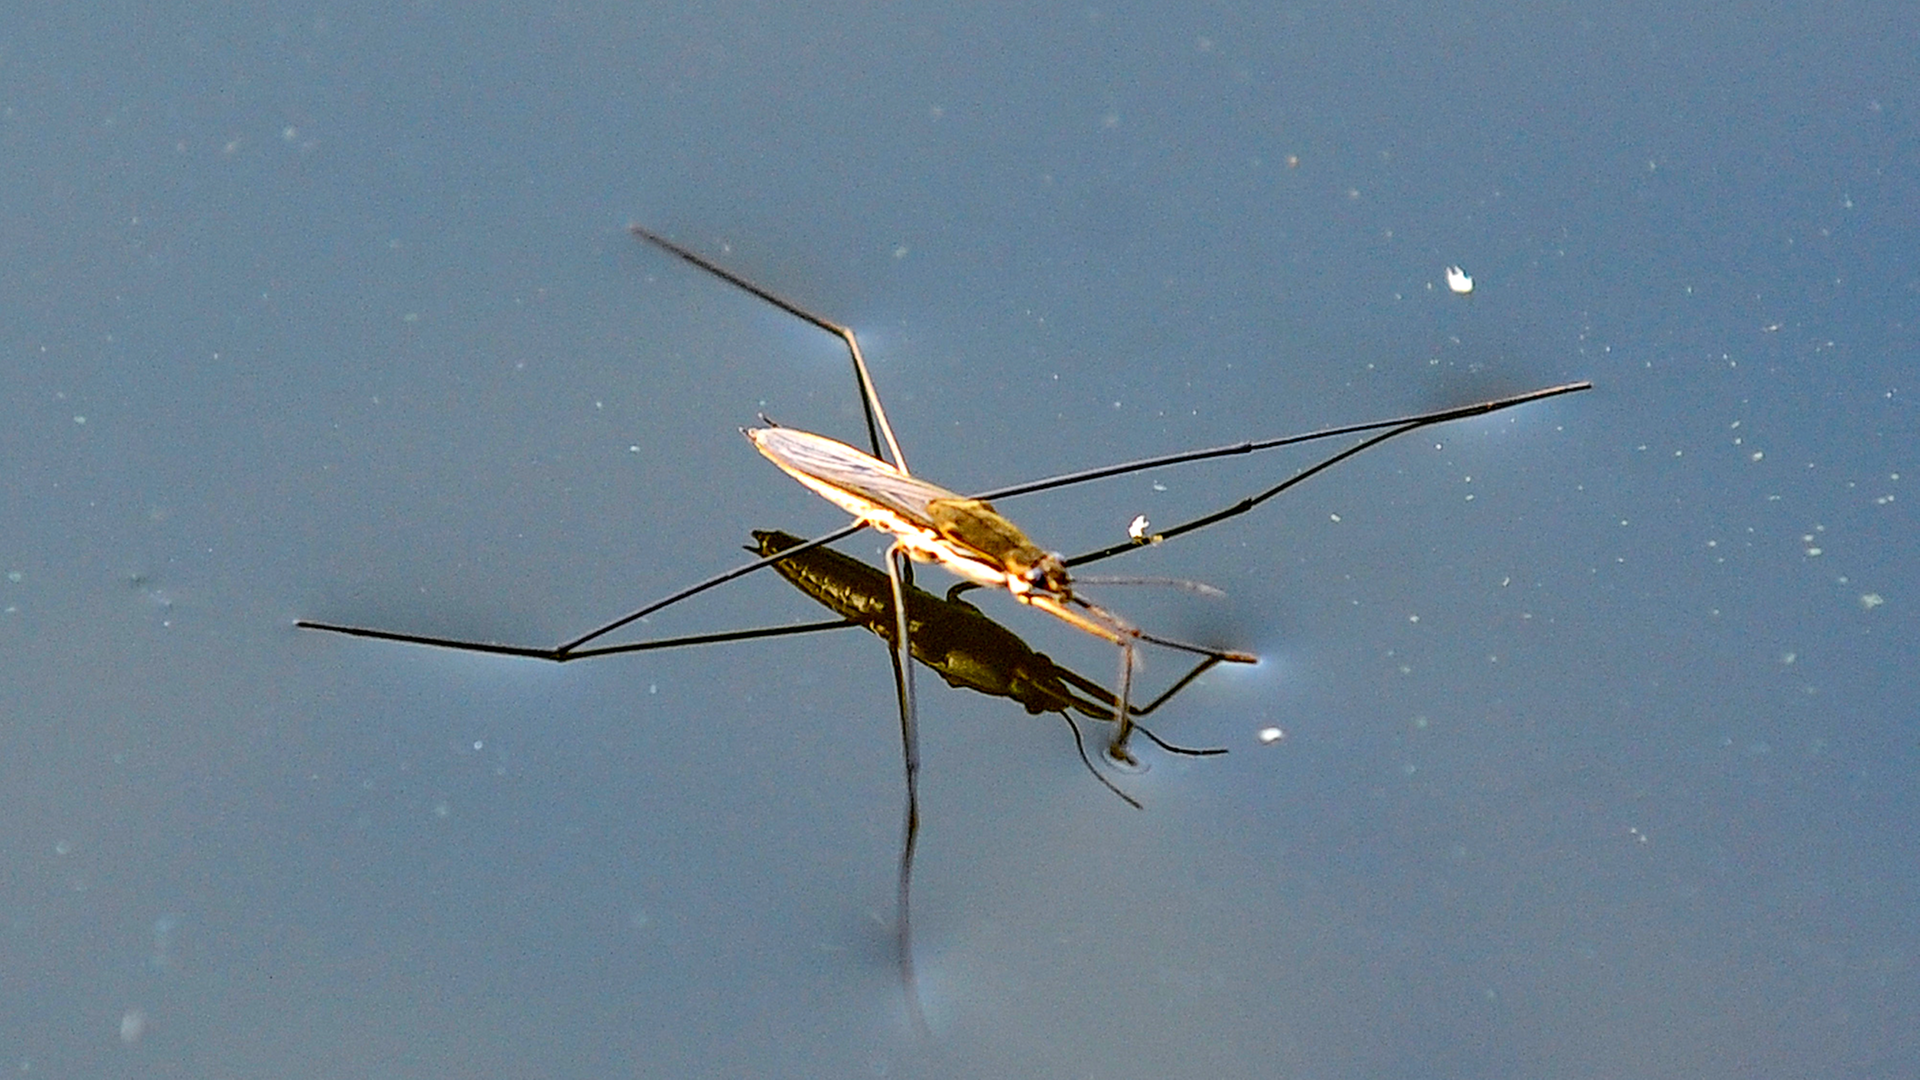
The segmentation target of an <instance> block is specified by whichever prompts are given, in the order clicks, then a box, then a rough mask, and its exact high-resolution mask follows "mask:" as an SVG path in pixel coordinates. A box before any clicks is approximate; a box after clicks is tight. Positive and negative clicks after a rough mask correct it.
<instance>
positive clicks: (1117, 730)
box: [1107, 638, 1140, 765]
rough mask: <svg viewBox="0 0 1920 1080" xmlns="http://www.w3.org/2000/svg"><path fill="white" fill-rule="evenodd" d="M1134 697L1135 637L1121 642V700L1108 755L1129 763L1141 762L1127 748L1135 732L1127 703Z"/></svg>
mask: <svg viewBox="0 0 1920 1080" xmlns="http://www.w3.org/2000/svg"><path fill="white" fill-rule="evenodd" d="M1132 697H1133V639H1132V638H1128V639H1126V640H1124V641H1122V642H1121V643H1120V702H1119V704H1117V705H1115V706H1114V709H1113V718H1114V720H1115V721H1116V724H1115V726H1114V731H1113V740H1112V741H1111V742H1109V743H1107V756H1108V757H1110V758H1112V759H1113V760H1115V761H1119V762H1124V763H1126V764H1128V765H1138V764H1140V762H1139V761H1138V760H1137V759H1136V758H1135V757H1134V756H1133V752H1132V751H1131V750H1128V749H1127V736H1129V735H1131V734H1133V716H1132V714H1130V713H1129V712H1127V703H1128V702H1129V701H1130V700H1131V699H1132Z"/></svg>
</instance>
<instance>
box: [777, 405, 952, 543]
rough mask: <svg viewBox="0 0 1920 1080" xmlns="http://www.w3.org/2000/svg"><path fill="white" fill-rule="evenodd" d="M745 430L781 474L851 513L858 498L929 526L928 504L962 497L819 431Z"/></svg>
mask: <svg viewBox="0 0 1920 1080" xmlns="http://www.w3.org/2000/svg"><path fill="white" fill-rule="evenodd" d="M745 432H746V436H747V438H749V439H751V440H753V445H754V446H755V448H757V449H758V450H759V451H760V453H762V454H763V455H765V456H766V458H767V460H769V461H771V462H773V463H774V464H775V465H778V466H780V468H781V470H782V471H783V472H785V473H786V474H787V475H789V476H791V477H793V478H794V479H795V480H798V481H800V482H801V483H803V484H805V485H807V486H808V487H810V488H812V489H813V490H814V491H815V492H818V493H819V494H820V495H822V496H824V497H826V498H827V499H829V500H831V501H832V502H834V503H836V504H838V505H839V506H841V507H843V508H845V509H847V510H849V511H851V512H852V513H855V514H860V513H861V508H860V506H859V504H860V503H866V504H868V505H873V506H879V507H883V508H885V509H887V510H891V511H892V512H893V513H895V514H898V515H899V516H901V517H903V518H905V519H907V520H908V521H911V522H913V523H914V524H917V525H921V526H924V527H927V528H933V527H934V523H933V518H932V517H931V515H930V514H929V513H928V510H927V507H928V504H930V503H932V502H935V501H937V500H947V501H964V498H965V497H964V496H962V495H958V494H956V493H954V492H952V491H948V490H947V489H946V488H943V487H941V486H940V485H938V484H929V483H928V482H926V481H925V480H922V479H920V478H919V477H916V476H910V475H908V474H906V473H903V472H901V471H900V470H899V469H896V468H894V467H893V466H891V465H889V464H887V463H886V462H884V461H881V460H880V459H879V458H876V457H874V456H873V455H871V454H867V453H864V452H862V451H860V450H856V449H854V448H853V447H851V446H848V445H847V444H846V443H843V442H840V441H838V440H836V439H829V438H827V437H826V436H824V435H815V434H813V433H812V432H810V431H799V430H797V429H794V428H782V427H774V428H746V429H745Z"/></svg>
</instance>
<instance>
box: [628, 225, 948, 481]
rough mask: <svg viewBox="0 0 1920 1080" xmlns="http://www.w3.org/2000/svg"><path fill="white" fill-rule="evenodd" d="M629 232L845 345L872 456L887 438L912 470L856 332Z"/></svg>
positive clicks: (638, 229)
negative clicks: (902, 450)
mask: <svg viewBox="0 0 1920 1080" xmlns="http://www.w3.org/2000/svg"><path fill="white" fill-rule="evenodd" d="M627 231H628V232H630V233H632V234H633V235H635V236H637V237H639V238H640V239H642V240H645V241H647V242H648V243H650V244H653V245H654V246H656V247H660V248H664V249H666V250H667V251H670V252H672V253H673V254H675V255H678V256H680V257H681V258H682V259H685V260H686V261H687V262H690V263H692V264H693V265H695V266H697V267H699V268H700V269H702V270H705V271H706V272H707V273H709V274H712V275H713V276H714V277H717V278H719V279H720V280H721V281H724V282H726V283H727V284H729V285H732V286H733V287H735V288H737V289H741V290H743V291H745V292H748V293H751V294H752V295H754V296H757V297H759V298H760V299H762V300H765V301H766V302H767V303H769V304H772V305H773V306H774V307H777V308H779V309H780V310H782V311H784V312H786V313H787V314H789V315H792V316H794V317H795V318H800V319H805V320H806V321H807V322H810V323H812V324H813V325H815V326H817V327H819V328H820V329H822V330H825V331H826V332H827V333H829V334H832V335H833V336H834V337H837V338H839V339H840V340H841V341H843V342H845V343H846V346H847V354H848V355H849V356H851V357H853V374H854V377H855V378H856V379H858V380H860V401H861V406H862V407H863V408H864V409H865V410H866V413H867V439H868V441H869V442H871V443H872V445H873V456H874V457H882V456H884V455H882V454H881V452H880V442H881V440H882V438H884V439H885V440H886V444H887V451H888V452H889V453H891V454H892V455H893V457H892V461H893V465H894V468H896V469H899V470H900V471H901V472H909V471H910V470H908V468H907V459H906V456H905V455H904V454H902V453H901V452H900V443H899V440H897V439H895V438H894V437H893V425H892V424H889V423H887V410H886V408H885V407H884V406H882V405H881V404H880V392H879V391H878V390H875V389H874V386H873V375H872V373H871V372H869V371H868V370H867V360H866V357H864V356H862V355H861V354H860V339H859V338H856V337H854V336H853V330H852V329H851V328H849V327H845V326H842V325H840V324H839V323H837V322H834V321H832V320H831V319H827V318H823V317H822V316H819V315H815V314H814V313H813V312H811V311H808V310H807V309H806V308H803V307H801V306H800V305H799V304H796V303H794V302H793V301H791V300H788V299H787V298H786V297H783V296H781V295H779V294H778V293H774V292H770V291H768V290H767V289H764V288H762V287H761V286H759V285H755V284H754V283H753V282H751V281H748V280H747V279H746V278H743V277H741V276H740V275H738V274H736V273H734V272H733V271H731V270H728V269H727V268H726V267H724V266H721V265H719V264H717V263H714V262H712V261H710V260H708V259H707V258H706V256H704V255H701V254H699V253H698V252H694V251H689V250H688V249H686V248H683V247H681V246H680V245H679V244H676V243H674V242H673V241H671V240H669V239H667V238H666V237H664V236H661V235H660V234H659V233H656V232H653V231H652V230H650V229H647V228H645V227H644V226H641V225H628V226H627Z"/></svg>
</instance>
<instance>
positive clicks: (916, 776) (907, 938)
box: [887, 544, 927, 1033]
mask: <svg viewBox="0 0 1920 1080" xmlns="http://www.w3.org/2000/svg"><path fill="white" fill-rule="evenodd" d="M906 561H907V552H906V549H905V548H903V547H901V546H900V545H899V544H895V545H894V546H893V547H891V548H888V549H887V581H888V583H889V584H890V585H891V586H892V587H893V613H894V614H893V617H894V631H895V633H894V639H893V640H894V648H893V689H894V694H895V696H896V698H897V699H898V701H899V703H900V758H901V761H902V762H903V763H904V764H905V767H906V774H907V812H906V820H905V822H904V823H903V826H902V830H901V831H902V834H903V835H902V837H901V841H900V879H899V896H898V898H897V903H898V905H899V912H898V915H897V916H896V920H897V921H896V923H895V929H896V933H897V934H898V938H897V940H896V943H895V947H896V948H897V949H899V952H900V979H901V982H902V983H903V984H904V986H905V988H906V993H907V1009H908V1011H909V1012H911V1013H912V1014H913V1021H914V1026H915V1027H917V1028H918V1029H920V1031H922V1032H923V1033H924V1032H925V1031H926V1029H927V1020H926V1017H925V1016H924V1015H923V1014H922V1013H921V1011H920V990H919V987H918V986H916V985H915V984H914V980H913V929H912V922H911V914H912V910H913V854H914V847H915V845H916V844H918V843H919V840H920V727H919V721H918V716H917V710H916V708H915V701H914V696H913V647H912V644H911V642H910V640H909V638H908V635H909V634H910V633H911V632H912V628H911V624H912V619H911V618H910V617H909V614H908V611H907V589H906V583H905V582H904V581H902V580H901V574H902V570H903V567H902V564H903V563H905V562H906Z"/></svg>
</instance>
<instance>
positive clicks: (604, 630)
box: [294, 522, 866, 663]
mask: <svg viewBox="0 0 1920 1080" xmlns="http://www.w3.org/2000/svg"><path fill="white" fill-rule="evenodd" d="M864 528H866V526H865V525H863V524H861V523H859V522H855V523H854V524H852V525H848V526H846V527H845V528H842V529H838V530H836V531H834V532H830V533H828V534H826V535H825V536H821V537H818V538H816V539H813V540H808V541H807V542H805V543H803V544H800V545H797V546H795V547H791V548H788V549H787V550H785V551H782V552H779V553H778V554H775V555H769V556H767V557H766V558H764V559H756V560H754V561H753V562H750V563H746V564H744V565H742V566H736V567H734V568H733V569H731V570H728V571H726V572H724V573H720V574H715V575H714V576H713V577H710V578H708V579H706V580H705V581H701V582H697V583H695V584H693V585H689V586H687V587H686V588H684V589H681V590H679V591H678V592H675V593H673V594H671V595H669V596H664V597H661V598H660V599H658V600H655V601H654V602H653V603H651V604H648V605H647V606H645V607H643V608H641V609H640V610H638V611H634V612H630V613H628V614H626V615H622V616H621V617H620V618H618V619H615V620H613V621H612V622H610V623H607V624H606V625H604V626H601V627H599V628H598V629H596V630H594V631H592V632H591V633H588V634H584V635H582V636H580V637H577V638H574V639H573V640H572V641H569V642H567V643H565V644H563V645H557V646H554V647H553V648H550V649H542V648H538V647H535V646H527V645H501V644H499V643H497V642H491V641H466V640H462V639H459V638H442V637H432V636H429V635H426V634H405V633H400V632H398V631H394V630H377V629H374V628H372V627H366V626H345V625H342V624H339V623H327V622H319V621H317V620H312V619H301V620H299V621H297V622H295V623H294V625H295V626H297V627H300V628H301V629H303V630H324V631H326V632H328V633H332V634H345V635H348V636H349V637H363V638H374V639H376V640H379V641H398V642H404V643H406V644H409V645H431V646H433V647H435V648H441V649H458V650H461V651H463V652H478V653H491V654H493V655H496V656H524V657H527V658H529V659H533V660H551V661H554V662H555V663H564V662H566V661H568V660H584V659H586V658H588V657H590V656H610V655H613V654H615V653H629V652H645V651H647V650H649V649H664V648H668V647H670V646H674V645H707V644H712V643H714V642H720V641H738V640H744V639H746V638H756V637H777V636H779V635H781V634H788V633H800V632H802V629H801V628H798V627H790V628H780V627H767V628H765V629H762V630H735V631H728V632H726V633H721V634H699V635H695V636H693V637H685V638H670V639H665V640H661V641H640V642H634V643H631V644H627V645H609V646H605V647H602V648H597V649H583V648H581V646H582V645H585V644H586V643H587V642H589V641H593V640H595V639H596V638H601V637H605V636H606V635H608V634H610V633H612V632H614V631H615V630H618V629H620V628H621V627H623V626H626V625H627V624H628V623H631V622H633V621H634V620H636V619H639V618H643V617H645V616H647V615H651V614H653V613H654V612H656V611H659V610H660V609H662V608H665V607H669V606H671V605H673V604H677V603H679V602H680V601H682V600H685V599H687V598H688V597H690V596H697V595H698V594H700V593H703V592H706V591H707V590H708V589H711V588H714V587H715V586H717V585H724V584H726V583H727V582H729V581H732V580H733V579H734V578H737V577H745V576H746V575H748V574H751V573H753V572H754V571H755V570H760V569H763V568H765V567H768V566H772V565H773V564H774V563H777V562H779V561H780V560H782V559H787V558H791V557H793V556H795V555H798V554H800V553H802V552H805V551H811V550H812V549H814V548H817V547H819V546H821V545H823V544H830V543H832V542H833V541H835V540H841V539H845V538H846V537H849V536H852V535H853V534H854V533H856V532H859V531H860V530H861V529H864ZM831 625H833V624H831V623H823V624H818V625H815V626H812V627H809V628H808V629H825V628H827V627H828V626H831Z"/></svg>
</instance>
